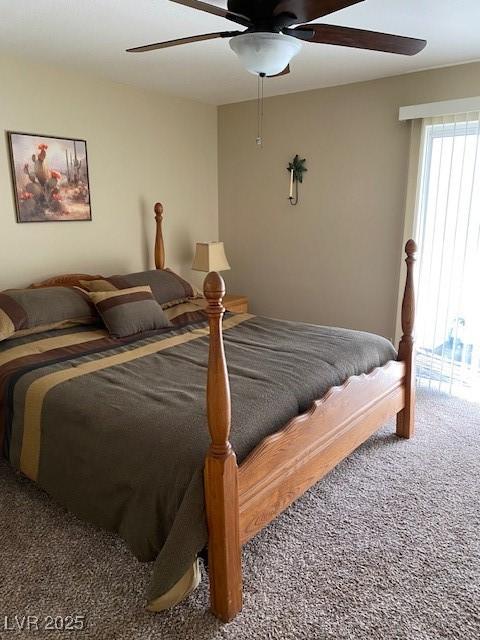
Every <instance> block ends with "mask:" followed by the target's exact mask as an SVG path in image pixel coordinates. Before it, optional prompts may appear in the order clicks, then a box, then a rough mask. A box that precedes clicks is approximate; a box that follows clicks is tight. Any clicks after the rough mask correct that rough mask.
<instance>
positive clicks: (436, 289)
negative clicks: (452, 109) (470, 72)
mask: <svg viewBox="0 0 480 640" xmlns="http://www.w3.org/2000/svg"><path fill="white" fill-rule="evenodd" d="M479 143H480V114H478V113H475V114H468V115H464V116H456V117H455V118H453V117H452V118H443V119H438V118H436V119H432V120H425V121H424V125H423V135H422V159H421V170H420V184H419V189H418V196H417V207H416V210H417V222H416V234H415V236H416V238H418V241H419V248H420V255H419V270H418V283H417V284H418V296H417V324H416V342H417V349H418V354H417V376H418V381H419V384H420V385H428V386H430V387H435V388H438V389H439V390H441V391H446V392H448V393H454V394H457V395H462V396H472V397H475V398H477V399H478V398H480V144H479Z"/></svg>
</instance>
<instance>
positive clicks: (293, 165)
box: [287, 153, 308, 207]
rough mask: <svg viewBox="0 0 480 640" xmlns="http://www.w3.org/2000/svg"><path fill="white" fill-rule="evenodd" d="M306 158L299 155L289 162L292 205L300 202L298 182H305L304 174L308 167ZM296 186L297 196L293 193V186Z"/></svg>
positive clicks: (290, 199) (289, 197)
mask: <svg viewBox="0 0 480 640" xmlns="http://www.w3.org/2000/svg"><path fill="white" fill-rule="evenodd" d="M305 162H306V159H305V158H303V160H301V159H300V157H299V156H298V153H297V155H296V156H295V157H294V159H293V160H292V162H289V164H288V167H287V171H288V172H289V173H290V194H289V196H288V199H289V201H290V204H291V205H292V207H294V206H295V205H296V204H298V183H299V182H303V174H304V172H305V171H308V169H306V168H305ZM294 186H295V196H294V195H293V187H294Z"/></svg>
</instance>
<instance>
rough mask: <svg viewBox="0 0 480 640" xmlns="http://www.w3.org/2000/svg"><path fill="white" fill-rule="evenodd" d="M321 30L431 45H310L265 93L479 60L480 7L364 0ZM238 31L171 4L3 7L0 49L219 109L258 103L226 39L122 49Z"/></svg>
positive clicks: (34, 1) (50, 2)
mask: <svg viewBox="0 0 480 640" xmlns="http://www.w3.org/2000/svg"><path fill="white" fill-rule="evenodd" d="M211 1H212V2H214V3H215V4H218V5H225V2H226V0H224V1H223V2H222V0H211ZM319 22H320V21H319ZM322 22H327V23H331V24H340V25H348V26H352V27H360V28H366V29H375V30H379V31H386V32H390V33H397V34H399V35H406V36H414V37H420V38H425V39H427V40H428V45H427V48H426V49H425V50H424V51H423V52H422V53H420V54H419V55H417V56H415V57H413V58H407V57H403V56H394V55H390V54H384V53H375V52H367V51H359V50H356V49H346V48H342V47H333V46H328V45H319V44H309V43H305V44H304V46H303V49H302V51H301V52H300V54H299V55H298V56H297V57H296V58H295V59H294V60H293V63H292V65H291V67H292V73H291V74H290V75H288V76H285V77H281V78H275V79H271V80H268V81H267V82H266V85H265V95H276V94H282V93H291V92H294V91H303V90H306V89H315V88H319V87H326V86H333V85H337V84H344V83H348V82H356V81H359V80H368V79H372V78H379V77H384V76H389V75H395V74H400V73H406V72H408V71H415V70H418V69H425V68H430V67H436V66H444V65H450V64H458V63H461V62H466V61H472V60H477V59H480V37H479V25H480V0H366V1H365V2H363V3H360V4H358V5H356V6H353V7H350V8H349V9H345V10H343V11H340V12H338V13H336V14H332V15H330V16H328V18H326V19H323V20H322ZM236 28H237V27H236V26H235V25H234V24H233V23H231V22H228V21H227V20H224V19H223V18H218V17H216V16H213V15H209V14H207V13H203V12H200V11H195V10H193V9H189V8H188V7H183V6H180V5H178V4H174V3H172V2H169V1H168V0H0V50H1V51H3V52H5V53H7V54H10V55H17V56H23V57H29V58H33V59H35V60H36V61H37V62H38V61H45V62H50V63H54V64H59V65H63V66H68V67H72V68H76V69H82V70H85V71H91V72H95V73H97V74H100V75H102V76H105V77H108V78H110V79H112V80H115V81H118V82H122V83H125V84H131V85H136V86H140V87H146V88H151V89H158V90H161V91H164V92H167V93H172V94H176V95H180V96H185V97H188V98H193V99H194V100H199V101H202V102H209V103H213V104H224V103H228V102H237V101H241V100H247V99H250V98H253V97H255V95H256V89H257V82H256V78H255V77H254V76H252V75H250V74H249V73H247V72H246V71H244V70H243V69H242V67H241V66H240V64H239V62H238V60H237V58H236V56H235V54H234V53H233V52H232V51H231V50H230V47H229V46H228V41H227V40H213V41H209V42H199V43H194V44H188V45H183V46H179V47H175V48H172V49H164V50H162V51H155V52H151V53H142V54H127V53H125V52H124V50H125V49H126V48H127V47H132V46H139V45H142V44H147V43H151V42H158V41H162V40H168V39H172V38H178V37H183V36H189V35H194V34H195V35H196V34H200V33H208V32H211V31H221V30H228V29H236Z"/></svg>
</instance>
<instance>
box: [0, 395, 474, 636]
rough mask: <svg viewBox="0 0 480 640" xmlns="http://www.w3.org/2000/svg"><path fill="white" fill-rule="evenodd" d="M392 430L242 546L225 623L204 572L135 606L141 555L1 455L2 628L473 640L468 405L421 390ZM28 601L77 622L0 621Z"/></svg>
mask: <svg viewBox="0 0 480 640" xmlns="http://www.w3.org/2000/svg"><path fill="white" fill-rule="evenodd" d="M392 432H393V426H392V425H388V426H387V427H386V428H385V429H384V430H383V431H381V432H380V433H379V434H378V435H376V436H374V437H373V438H372V439H371V440H369V441H368V442H367V443H366V444H365V445H364V446H363V447H361V448H360V449H359V450H358V451H357V452H356V453H355V454H353V455H352V456H351V457H350V458H349V459H348V460H346V461H345V462H343V463H342V464H341V465H340V466H338V467H337V468H336V469H335V470H334V471H333V472H332V473H331V474H330V475H329V476H328V477H327V478H326V479H325V480H324V481H323V482H321V483H319V484H318V485H317V486H316V487H315V488H314V489H313V490H311V491H310V492H309V493H308V494H307V495H306V496H304V498H302V499H301V500H299V501H298V502H297V503H296V504H295V505H294V506H293V507H292V508H290V509H289V510H288V511H287V512H286V513H285V514H283V515H282V516H281V517H280V518H278V519H277V520H276V521H275V522H274V523H273V524H272V525H270V527H268V528H267V529H266V530H265V531H264V532H263V533H261V534H260V535H259V536H257V538H256V539H255V540H253V541H252V542H251V543H250V544H248V545H247V546H246V548H245V551H244V556H243V558H244V574H245V590H244V591H245V605H244V610H243V612H242V613H241V614H240V615H239V616H238V618H237V619H236V620H235V621H234V622H232V623H230V624H229V625H222V624H221V623H220V622H218V621H217V620H216V619H215V618H214V617H213V616H211V615H210V614H209V613H208V611H207V605H208V599H207V581H206V580H204V581H203V583H202V585H201V586H200V588H199V589H198V590H197V591H196V592H195V593H194V594H193V595H192V596H191V597H190V598H189V599H188V600H187V601H186V602H185V603H183V604H182V605H180V606H178V607H177V608H175V609H173V610H171V611H169V612H167V613H165V614H156V615H155V614H149V613H147V612H145V611H144V610H143V597H144V592H145V586H146V583H147V581H148V578H149V573H150V567H149V566H148V565H141V564H139V563H138V562H137V561H136V560H135V559H134V558H133V557H132V556H131V554H130V553H129V552H128V551H127V550H126V548H125V546H124V544H123V543H122V542H121V541H120V540H119V539H118V538H117V537H116V536H114V535H110V534H107V533H105V532H103V531H100V530H98V529H96V528H95V527H92V526H90V525H88V524H85V523H83V522H80V521H79V520H78V519H76V518H75V517H73V516H71V515H69V514H68V513H66V512H65V511H64V510H63V509H62V508H61V507H59V506H58V505H56V504H54V503H53V502H52V501H51V500H50V499H49V498H48V497H47V496H46V495H45V494H44V493H42V492H41V491H40V490H38V489H37V488H36V487H35V486H34V485H33V484H31V483H30V482H29V481H27V480H25V479H23V478H21V477H19V476H17V475H15V474H14V473H13V472H12V471H10V469H9V468H8V467H7V466H6V465H5V464H4V463H2V464H0V482H1V490H0V520H1V523H2V524H1V532H0V637H1V638H2V639H3V638H5V639H8V638H10V637H24V638H56V637H62V636H63V635H65V636H67V637H74V638H88V639H95V640H107V639H112V640H113V639H115V640H137V639H138V640H140V639H141V640H147V639H151V638H165V639H181V640H189V639H192V640H213V639H215V640H216V639H220V638H221V639H225V638H226V639H229V638H231V639H233V638H235V640H252V639H254V638H258V639H262V640H268V639H277V638H278V639H281V640H288V639H292V640H299V639H303V638H305V639H308V640H322V639H324V638H325V639H327V638H328V639H332V640H333V639H335V640H342V639H352V640H353V639H355V640H359V639H363V638H368V639H369V640H377V639H378V640H380V639H382V640H404V639H407V638H408V640H437V639H439V638H449V639H456V638H458V639H459V640H460V639H461V640H474V639H476V640H478V638H480V618H479V608H480V541H479V538H480V486H479V485H480V481H479V477H480V405H475V404H469V403H467V402H465V401H461V400H457V399H451V398H448V397H447V396H443V395H436V394H433V393H429V392H425V391H423V392H422V393H421V395H420V397H419V400H418V434H417V436H416V438H415V439H414V440H411V441H409V442H407V441H402V440H398V439H397V438H396V437H395V436H394V435H392ZM24 614H30V615H37V616H39V617H40V618H41V619H43V617H44V616H47V615H59V616H65V615H70V614H82V615H85V616H86V621H87V622H86V629H85V630H84V631H78V632H73V631H70V632H68V633H67V632H65V634H61V633H57V632H53V631H51V632H45V631H43V632H34V631H32V632H30V633H27V632H25V631H23V632H21V633H15V632H14V631H5V630H2V629H3V626H4V616H14V615H20V616H21V615H24ZM9 623H10V624H11V623H12V618H10V619H9Z"/></svg>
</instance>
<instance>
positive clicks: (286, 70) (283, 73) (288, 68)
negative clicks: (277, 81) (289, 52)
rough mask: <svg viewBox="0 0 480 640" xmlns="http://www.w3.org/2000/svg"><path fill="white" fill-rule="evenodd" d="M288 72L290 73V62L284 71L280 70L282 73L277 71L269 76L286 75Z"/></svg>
mask: <svg viewBox="0 0 480 640" xmlns="http://www.w3.org/2000/svg"><path fill="white" fill-rule="evenodd" d="M288 73H290V65H289V64H287V66H286V67H285V69H284V70H283V71H280V73H276V74H275V75H274V76H267V78H278V76H286V75H287V74H288Z"/></svg>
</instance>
